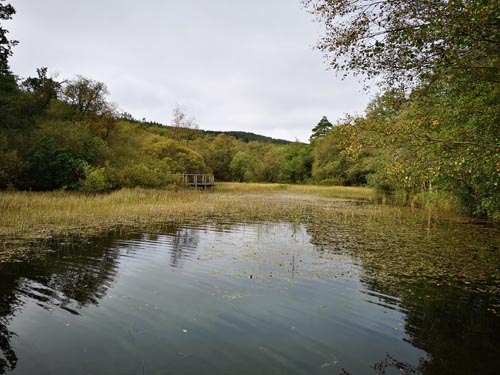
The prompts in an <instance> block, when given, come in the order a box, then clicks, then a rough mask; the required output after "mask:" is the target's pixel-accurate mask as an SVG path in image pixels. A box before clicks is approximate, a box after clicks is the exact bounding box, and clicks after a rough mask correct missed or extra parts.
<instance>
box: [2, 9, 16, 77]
mask: <svg viewBox="0 0 500 375" xmlns="http://www.w3.org/2000/svg"><path fill="white" fill-rule="evenodd" d="M4 2H5V0H0V20H2V21H7V20H10V19H12V16H13V15H14V14H15V13H16V10H15V9H14V7H13V6H12V5H11V4H5V5H4V4H2V3H4ZM8 32H9V31H8V30H6V29H4V28H3V27H2V26H1V25H0V74H3V75H9V74H10V69H9V61H8V60H9V57H10V56H12V47H14V46H15V45H16V44H17V41H15V40H9V39H8V38H7V34H8Z"/></svg>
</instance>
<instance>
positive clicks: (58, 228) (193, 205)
mask: <svg viewBox="0 0 500 375" xmlns="http://www.w3.org/2000/svg"><path fill="white" fill-rule="evenodd" d="M373 196H374V194H373V192H372V191H371V190H370V189H367V188H345V187H317V186H307V185H279V184H247V183H245V184H239V183H219V184H218V185H217V188H215V189H213V190H207V191H201V190H199V191H196V190H180V191H169V190H148V189H122V190H118V191H114V192H112V193H109V194H98V195H87V194H82V193H78V192H65V191H55V192H1V193H0V212H1V215H0V240H1V243H0V252H2V250H4V251H3V252H5V251H6V250H7V251H9V250H12V249H13V248H16V247H19V248H22V246H21V245H23V244H27V243H33V242H36V241H44V240H47V239H50V238H60V237H85V236H91V235H96V234H99V233H102V232H106V231H109V230H112V229H115V228H137V227H141V228H142V227H147V226H153V225H159V224H169V223H188V222H191V223H207V222H211V221H219V222H223V221H226V222H228V221H235V220H241V221H248V220H280V219H287V220H301V219H302V218H303V217H304V216H305V215H307V214H308V211H309V210H311V207H312V204H313V202H315V201H317V200H318V199H327V198H346V199H371V198H372V197H373Z"/></svg>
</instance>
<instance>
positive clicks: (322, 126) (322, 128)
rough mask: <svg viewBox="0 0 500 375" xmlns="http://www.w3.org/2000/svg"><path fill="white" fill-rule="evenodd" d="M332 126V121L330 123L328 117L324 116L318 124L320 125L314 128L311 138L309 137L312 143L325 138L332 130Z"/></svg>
mask: <svg viewBox="0 0 500 375" xmlns="http://www.w3.org/2000/svg"><path fill="white" fill-rule="evenodd" d="M332 126H333V125H332V124H331V123H330V121H328V119H327V118H326V116H323V118H322V119H321V121H320V122H318V125H316V126H315V127H314V128H313V130H312V134H311V137H309V141H310V142H312V141H314V140H316V139H319V138H323V137H324V136H325V135H326V134H327V133H328V131H329V130H330V129H331V128H332Z"/></svg>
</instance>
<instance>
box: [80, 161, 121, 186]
mask: <svg viewBox="0 0 500 375" xmlns="http://www.w3.org/2000/svg"><path fill="white" fill-rule="evenodd" d="M112 187H113V186H112V185H111V183H110V182H109V181H108V177H107V175H106V169H105V168H104V167H102V168H96V167H92V166H91V165H90V164H88V163H85V164H84V165H83V178H82V180H81V181H80V190H81V191H83V192H85V193H102V192H106V191H109V190H111V188H112Z"/></svg>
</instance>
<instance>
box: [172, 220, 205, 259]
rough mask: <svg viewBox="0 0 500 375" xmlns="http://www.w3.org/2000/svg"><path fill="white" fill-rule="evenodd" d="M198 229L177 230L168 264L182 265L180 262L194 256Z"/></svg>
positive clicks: (198, 239) (197, 241)
mask: <svg viewBox="0 0 500 375" xmlns="http://www.w3.org/2000/svg"><path fill="white" fill-rule="evenodd" d="M198 231H199V229H191V228H184V229H181V230H178V231H177V232H176V233H175V235H174V239H173V241H172V248H171V249H170V265H171V266H172V267H182V262H183V261H184V260H187V259H189V258H191V257H193V256H194V254H195V253H196V249H197V248H198V244H199V242H200V235H199V233H198Z"/></svg>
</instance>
